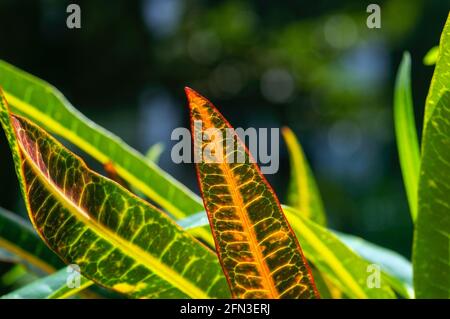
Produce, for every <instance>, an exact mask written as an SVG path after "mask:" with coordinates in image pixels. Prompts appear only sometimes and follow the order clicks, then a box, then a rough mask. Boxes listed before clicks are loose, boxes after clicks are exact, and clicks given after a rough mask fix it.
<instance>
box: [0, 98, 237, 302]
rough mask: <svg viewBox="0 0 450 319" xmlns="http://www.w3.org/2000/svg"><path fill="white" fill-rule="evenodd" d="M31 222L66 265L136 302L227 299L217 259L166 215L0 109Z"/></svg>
mask: <svg viewBox="0 0 450 319" xmlns="http://www.w3.org/2000/svg"><path fill="white" fill-rule="evenodd" d="M0 120H1V123H2V126H3V129H4V130H5V133H6V136H7V139H8V141H9V144H10V148H11V151H12V154H13V158H14V163H15V166H16V171H17V176H18V179H19V182H20V185H21V190H22V194H23V196H24V199H25V202H26V206H27V209H28V213H29V216H30V219H31V221H32V223H33V225H34V227H35V229H36V230H37V231H38V233H39V235H40V236H41V237H42V238H43V239H44V240H45V241H46V243H47V244H48V245H49V246H50V248H51V249H52V250H53V251H55V252H56V253H57V254H58V255H59V256H60V257H61V258H62V259H63V260H64V261H65V262H66V263H67V264H77V265H78V266H79V267H80V269H81V273H82V274H83V275H84V276H86V277H87V278H89V279H91V280H93V281H95V282H97V283H99V284H101V285H103V286H105V287H109V288H112V289H113V290H115V291H117V292H121V293H124V294H127V295H129V296H131V297H152V298H158V297H159V298H186V297H193V298H208V297H228V296H229V291H228V287H227V284H226V280H225V278H224V276H223V273H222V270H221V267H220V265H219V262H218V260H217V256H216V255H215V254H214V253H212V252H211V251H210V250H209V249H207V248H206V247H205V246H204V245H202V244H201V243H199V242H198V241H197V240H195V239H194V238H192V237H191V236H190V235H189V234H187V233H186V232H185V231H183V230H182V229H181V228H179V227H178V226H177V225H176V224H175V223H174V222H173V221H172V220H171V219H169V218H168V217H167V216H166V215H164V214H163V213H162V212H161V211H159V210H158V209H156V208H155V207H153V206H151V205H150V204H148V203H146V202H145V201H143V200H142V199H140V198H138V197H136V196H135V195H133V194H131V193H130V192H128V191H127V190H126V189H124V188H123V187H121V186H120V185H118V184H117V183H115V182H113V181H111V180H109V179H107V178H105V177H103V176H101V175H99V174H96V173H95V172H93V171H91V170H89V169H88V168H87V167H86V165H85V164H84V162H83V161H82V160H81V159H79V158H78V157H76V156H74V155H73V154H72V153H71V152H70V151H68V150H67V149H66V148H64V147H63V146H62V145H61V144H60V143H59V142H57V141H56V140H55V139H54V138H52V137H51V136H49V135H48V134H47V133H46V132H45V131H44V130H42V129H41V128H39V127H37V126H36V125H34V124H33V123H31V122H30V121H28V120H26V119H24V118H22V117H20V116H18V115H14V114H11V113H9V110H8V107H7V104H6V100H4V98H2V100H1V104H0Z"/></svg>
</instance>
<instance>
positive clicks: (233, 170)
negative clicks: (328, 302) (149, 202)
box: [185, 88, 319, 298]
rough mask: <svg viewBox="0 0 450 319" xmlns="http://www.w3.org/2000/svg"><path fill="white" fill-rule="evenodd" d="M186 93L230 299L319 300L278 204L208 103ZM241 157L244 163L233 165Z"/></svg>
mask: <svg viewBox="0 0 450 319" xmlns="http://www.w3.org/2000/svg"><path fill="white" fill-rule="evenodd" d="M185 90H186V94H187V97H188V100H189V106H190V109H191V124H192V131H193V139H194V152H195V154H196V155H197V156H201V155H202V154H201V153H204V154H209V155H208V156H206V157H205V156H201V157H200V161H199V160H197V161H196V162H197V165H196V167H197V175H198V180H199V184H200V188H201V192H202V197H203V202H204V205H205V208H206V211H207V214H208V219H209V223H210V225H211V229H212V232H213V235H214V240H215V244H216V250H217V252H218V255H219V258H220V262H221V264H222V268H223V270H224V272H225V275H226V277H227V279H228V283H229V285H230V288H231V291H232V294H233V296H234V297H237V298H316V297H319V296H318V293H317V290H316V288H315V285H314V281H313V278H312V275H311V271H310V269H309V267H308V264H307V262H306V259H305V258H304V256H303V253H302V251H301V248H300V245H299V243H298V241H297V238H296V237H295V235H294V233H293V231H292V229H291V227H290V226H289V223H288V222H287V220H286V217H285V216H284V214H283V211H282V209H281V206H280V203H279V201H278V199H277V197H276V195H275V193H274V191H273V190H272V188H271V186H270V185H269V184H268V182H267V181H266V179H265V178H264V176H263V175H262V174H261V172H260V170H259V168H258V166H257V165H256V164H255V163H254V161H253V158H252V157H251V155H250V154H249V152H248V150H247V149H246V147H245V145H244V144H243V143H242V142H241V140H240V139H239V137H238V136H237V134H236V133H235V131H234V129H233V128H232V127H231V126H230V124H229V123H228V122H227V120H226V119H225V118H224V117H223V116H222V115H221V114H220V113H219V111H218V110H217V109H216V108H215V107H214V106H213V105H212V103H211V102H209V101H208V100H207V99H205V98H204V97H202V96H201V95H199V94H198V93H197V92H195V91H193V90H192V89H189V88H186V89H185ZM199 121H201V122H199ZM199 123H200V124H201V129H200V127H199ZM213 130H215V131H213ZM200 133H201V134H200ZM218 133H220V134H218ZM227 144H230V146H232V147H226V145H227ZM199 154H200V155H199ZM239 156H241V159H242V158H243V159H244V161H242V160H241V161H239V162H237V160H236V159H237V158H239ZM233 157H235V158H234V161H233V160H232V158H233ZM198 158H199V157H197V159H198ZM221 159H222V160H221ZM234 162H236V163H234Z"/></svg>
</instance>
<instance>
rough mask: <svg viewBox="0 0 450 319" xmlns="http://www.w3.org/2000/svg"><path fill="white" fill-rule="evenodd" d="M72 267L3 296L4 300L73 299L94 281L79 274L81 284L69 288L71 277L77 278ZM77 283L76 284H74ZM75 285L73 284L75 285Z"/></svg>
mask: <svg viewBox="0 0 450 319" xmlns="http://www.w3.org/2000/svg"><path fill="white" fill-rule="evenodd" d="M74 271H75V270H71V267H70V266H68V267H64V268H63V269H61V270H59V271H57V272H55V273H54V274H52V275H49V276H47V277H43V278H40V279H37V280H35V281H33V282H32V283H30V284H28V285H26V286H24V287H21V288H19V289H17V290H15V291H13V292H11V293H8V294H6V295H3V296H2V297H1V298H2V299H63V298H68V297H71V296H73V295H75V294H77V293H79V292H80V291H81V290H83V289H86V288H87V287H89V286H91V285H92V284H93V282H92V281H90V280H88V279H86V278H85V277H83V276H81V275H80V274H78V275H79V276H80V277H79V284H77V285H75V286H74V287H71V286H69V284H68V279H69V280H70V278H69V276H76V273H74ZM74 283H75V282H74ZM74 283H73V284H74Z"/></svg>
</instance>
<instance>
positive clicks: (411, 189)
mask: <svg viewBox="0 0 450 319" xmlns="http://www.w3.org/2000/svg"><path fill="white" fill-rule="evenodd" d="M394 123H395V133H396V137H397V147H398V155H399V158H400V166H401V168H402V174H403V181H404V184H405V189H406V195H407V197H408V203H409V209H410V211H411V216H412V219H413V221H414V220H415V219H416V216H417V186H418V183H419V166H420V153H419V142H418V139H417V131H416V124H415V121H414V108H413V102H412V94H411V57H410V55H409V53H407V52H405V54H404V55H403V59H402V62H401V64H400V67H399V70H398V73H397V80H396V83H395V94H394Z"/></svg>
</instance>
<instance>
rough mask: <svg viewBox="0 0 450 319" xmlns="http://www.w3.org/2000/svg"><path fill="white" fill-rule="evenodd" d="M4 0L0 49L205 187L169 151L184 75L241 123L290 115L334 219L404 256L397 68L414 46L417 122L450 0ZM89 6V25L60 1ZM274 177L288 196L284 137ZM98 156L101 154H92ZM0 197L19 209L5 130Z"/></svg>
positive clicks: (408, 234) (406, 233)
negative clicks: (75, 25)
mask: <svg viewBox="0 0 450 319" xmlns="http://www.w3.org/2000/svg"><path fill="white" fill-rule="evenodd" d="M371 2H373V1H357V0H355V1H351V0H348V1H319V0H314V1H263V0H253V1H237V0H227V1H206V0H188V1H183V0H142V1H125V0H123V1H106V0H105V1H100V0H89V1H87V0H86V1H78V2H77V1H61V0H41V1H18V0H0V59H4V60H6V61H8V62H10V63H12V64H14V65H16V66H18V67H20V68H22V69H24V70H26V71H28V72H30V73H32V74H34V75H36V76H38V77H41V78H43V79H45V80H47V81H48V82H50V83H52V84H53V85H55V86H56V87H57V88H58V89H60V90H61V91H62V92H63V93H64V94H65V95H66V97H67V98H68V99H69V100H70V101H71V102H72V104H73V105H74V106H75V107H77V108H78V109H79V110H81V112H83V113H84V114H86V115H87V116H88V117H90V118H91V119H93V120H94V121H95V122H97V123H99V124H100V125H102V126H104V127H106V128H107V129H109V130H110V131H112V132H114V133H115V134H117V135H119V136H120V137H122V138H123V139H124V140H125V141H126V142H127V143H129V144H130V145H132V146H133V147H135V148H136V149H138V150H139V151H141V152H146V151H147V149H148V148H149V147H150V146H151V145H153V144H154V143H157V142H162V143H164V145H165V151H164V153H163V156H162V158H161V160H160V166H161V167H163V168H164V169H165V170H167V171H169V172H170V173H171V174H172V175H174V176H175V177H176V178H177V179H179V180H181V181H182V182H183V183H185V184H186V185H187V186H189V187H190V188H191V189H193V190H195V191H196V192H197V193H198V186H197V184H196V180H195V175H194V168H193V167H192V166H191V165H188V164H182V165H175V164H174V163H172V162H171V160H170V149H171V146H172V145H173V144H174V143H175V142H172V141H170V134H171V132H172V130H173V129H174V128H176V127H179V126H184V127H188V120H189V119H188V112H187V106H186V100H185V97H184V93H183V87H184V86H186V85H188V86H191V87H192V88H194V89H196V90H198V91H199V92H200V93H202V94H204V95H205V96H207V97H208V98H209V99H210V100H212V101H213V103H215V104H216V105H217V106H219V108H220V110H221V111H222V113H223V114H224V115H225V116H226V117H227V118H228V119H229V120H230V122H231V123H232V125H234V126H235V127H243V128H247V127H250V126H252V127H256V128H258V127H269V128H270V127H281V126H284V125H287V126H290V127H291V128H292V129H293V130H294V131H295V133H296V134H297V135H298V137H299V138H300V140H301V143H302V144H303V147H304V149H305V152H306V155H307V157H308V159H309V161H310V163H311V166H312V168H313V171H314V173H315V176H316V177H317V180H318V184H319V187H320V190H321V193H322V197H323V200H324V202H325V206H326V211H327V215H328V219H329V224H330V226H331V227H333V228H335V229H338V230H341V231H345V232H349V233H353V234H356V235H360V236H362V237H364V238H366V239H368V240H370V241H373V242H375V243H378V244H381V245H383V246H387V247H389V248H392V249H394V250H396V251H398V252H400V253H402V254H403V255H405V256H406V257H409V256H410V250H411V243H412V224H411V221H410V215H409V212H408V206H407V202H406V197H405V191H404V188H403V182H402V178H401V173H400V167H399V164H398V157H397V149H396V144H395V137H394V128H393V121H392V95H393V85H394V79H395V73H396V69H397V66H398V64H399V62H400V59H401V56H402V53H403V51H405V50H408V51H410V52H411V54H412V59H413V66H412V73H413V77H412V78H413V79H412V83H413V94H414V102H415V109H416V121H417V125H418V128H419V130H420V127H421V125H422V121H421V118H422V115H423V107H424V101H425V97H426V94H427V90H428V86H429V82H430V79H431V75H432V71H433V69H432V67H427V66H424V65H423V64H422V58H423V56H424V55H425V53H426V52H427V51H428V50H429V49H430V48H431V47H432V46H435V45H436V44H438V42H439V36H440V32H441V30H442V27H443V24H444V22H445V19H446V17H447V15H448V11H449V8H450V1H444V0H434V1H419V0H418V1H412V0H391V1H377V2H376V3H378V4H379V5H380V6H381V29H369V28H367V26H366V18H367V16H368V15H369V14H368V13H366V7H367V6H368V4H369V3H371ZM69 3H78V4H79V5H80V7H81V26H82V28H81V29H68V28H67V27H66V18H67V15H68V14H67V13H66V7H67V5H68V4H69ZM280 156H281V166H280V170H279V172H278V173H277V174H276V175H270V176H268V178H269V181H270V182H271V183H272V185H273V186H274V188H275V190H276V191H277V193H278V195H279V197H280V198H281V199H285V196H286V186H287V181H288V177H289V165H288V164H289V163H288V157H287V152H286V148H285V146H284V144H283V148H282V149H281V153H280ZM87 162H88V164H89V165H90V166H91V167H94V168H98V164H97V163H95V162H94V161H93V160H92V159H89V158H87ZM0 167H1V169H0V205H1V206H2V207H5V208H7V209H9V210H13V211H16V212H18V213H21V214H23V213H24V211H25V208H24V205H23V204H22V200H21V198H20V194H19V190H18V183H17V181H16V177H15V175H14V169H13V163H12V160H11V156H10V152H9V149H8V146H7V143H6V139H5V137H4V134H3V133H2V134H0Z"/></svg>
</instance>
